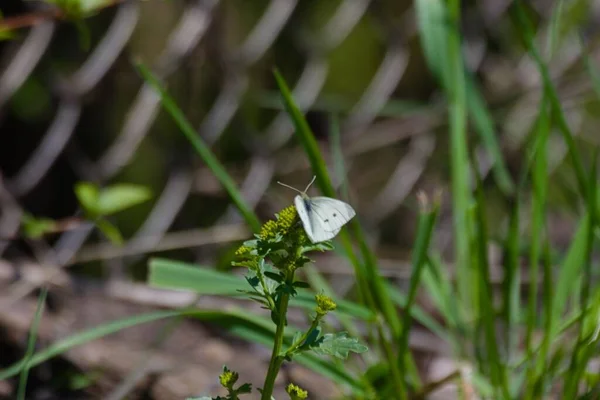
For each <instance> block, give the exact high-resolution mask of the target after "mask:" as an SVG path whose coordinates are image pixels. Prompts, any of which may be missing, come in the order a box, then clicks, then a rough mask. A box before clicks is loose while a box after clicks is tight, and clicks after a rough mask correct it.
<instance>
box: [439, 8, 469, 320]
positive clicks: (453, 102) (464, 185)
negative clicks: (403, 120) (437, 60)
mask: <svg viewBox="0 0 600 400" xmlns="http://www.w3.org/2000/svg"><path fill="white" fill-rule="evenodd" d="M448 16H449V20H450V21H451V22H450V24H451V25H453V26H455V27H458V26H459V20H460V2H459V1H458V0H452V1H450V2H448ZM447 34H448V36H447V44H448V45H447V52H448V68H447V71H448V74H449V75H448V79H447V80H446V82H447V87H446V95H447V96H448V102H449V118H450V175H451V187H452V216H453V221H454V226H453V228H454V241H455V245H454V247H455V265H456V271H457V281H458V282H457V283H458V296H459V298H460V301H461V305H462V307H461V308H462V311H463V312H465V313H466V315H467V316H472V315H473V314H472V313H473V310H474V307H475V305H476V304H477V299H476V297H475V296H476V294H475V285H473V282H472V276H473V274H472V266H471V263H470V249H469V247H470V246H469V241H470V238H471V233H470V226H469V223H468V221H469V217H468V215H469V205H470V203H471V190H470V188H469V177H470V174H471V172H470V166H469V157H468V150H467V149H468V146H467V109H466V103H467V99H466V91H465V86H466V82H465V74H464V66H463V59H462V50H461V49H462V45H461V38H460V36H459V33H458V30H457V29H448V31H447Z"/></svg>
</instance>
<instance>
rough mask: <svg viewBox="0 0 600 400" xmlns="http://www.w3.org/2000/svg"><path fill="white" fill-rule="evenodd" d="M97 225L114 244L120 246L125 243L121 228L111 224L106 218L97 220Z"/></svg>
mask: <svg viewBox="0 0 600 400" xmlns="http://www.w3.org/2000/svg"><path fill="white" fill-rule="evenodd" d="M96 226H97V227H98V229H100V232H102V233H103V234H104V236H106V238H107V239H108V240H110V241H111V242H112V243H113V244H115V245H117V246H120V245H122V244H123V243H124V240H123V236H122V235H121V232H120V231H119V228H117V227H116V226H114V225H113V224H111V223H110V222H108V221H107V220H105V219H99V220H97V221H96Z"/></svg>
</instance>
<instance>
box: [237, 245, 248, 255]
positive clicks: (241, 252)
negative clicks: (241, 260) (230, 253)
mask: <svg viewBox="0 0 600 400" xmlns="http://www.w3.org/2000/svg"><path fill="white" fill-rule="evenodd" d="M251 251H252V249H251V248H250V247H248V246H245V245H242V246H240V248H239V249H237V250H236V251H235V255H236V256H238V257H242V256H247V255H250V252H251Z"/></svg>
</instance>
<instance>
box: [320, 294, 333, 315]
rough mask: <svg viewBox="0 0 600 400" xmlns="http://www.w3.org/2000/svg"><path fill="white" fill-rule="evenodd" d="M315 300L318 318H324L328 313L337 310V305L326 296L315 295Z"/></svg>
mask: <svg viewBox="0 0 600 400" xmlns="http://www.w3.org/2000/svg"><path fill="white" fill-rule="evenodd" d="M315 300H316V301H317V310H316V311H317V315H318V316H319V317H323V316H325V315H326V314H327V313H328V312H329V311H333V310H335V309H336V308H337V304H335V301H333V299H332V298H331V297H329V296H327V295H324V294H317V295H315Z"/></svg>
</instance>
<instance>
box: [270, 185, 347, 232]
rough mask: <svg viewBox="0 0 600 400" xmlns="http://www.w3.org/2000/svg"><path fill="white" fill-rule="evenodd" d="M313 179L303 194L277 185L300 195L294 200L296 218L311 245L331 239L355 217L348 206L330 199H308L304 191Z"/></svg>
mask: <svg viewBox="0 0 600 400" xmlns="http://www.w3.org/2000/svg"><path fill="white" fill-rule="evenodd" d="M315 178H316V176H315V177H313V179H312V181H310V183H309V184H308V186H307V187H306V189H304V191H303V192H301V191H299V190H298V189H296V188H293V187H291V186H288V185H286V184H285V183H281V182H277V183H279V184H280V185H282V186H285V187H287V188H290V189H292V190H295V191H296V192H298V193H300V194H299V195H298V196H296V198H294V204H295V205H296V210H297V211H298V216H299V217H300V220H301V221H302V225H303V226H304V231H305V232H306V235H307V236H308V238H309V239H310V240H311V241H312V242H313V243H319V242H324V241H326V240H329V239H333V238H334V237H335V236H336V235H337V234H338V233H339V232H340V230H341V229H342V226H344V225H345V224H346V223H347V222H348V221H350V220H351V219H352V218H353V217H354V216H355V215H356V212H355V211H354V209H353V208H352V207H350V205H349V204H346V203H344V202H343V201H340V200H336V199H332V198H331V197H308V195H307V194H306V191H307V190H308V188H309V187H310V185H312V184H313V182H314V181H315Z"/></svg>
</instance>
